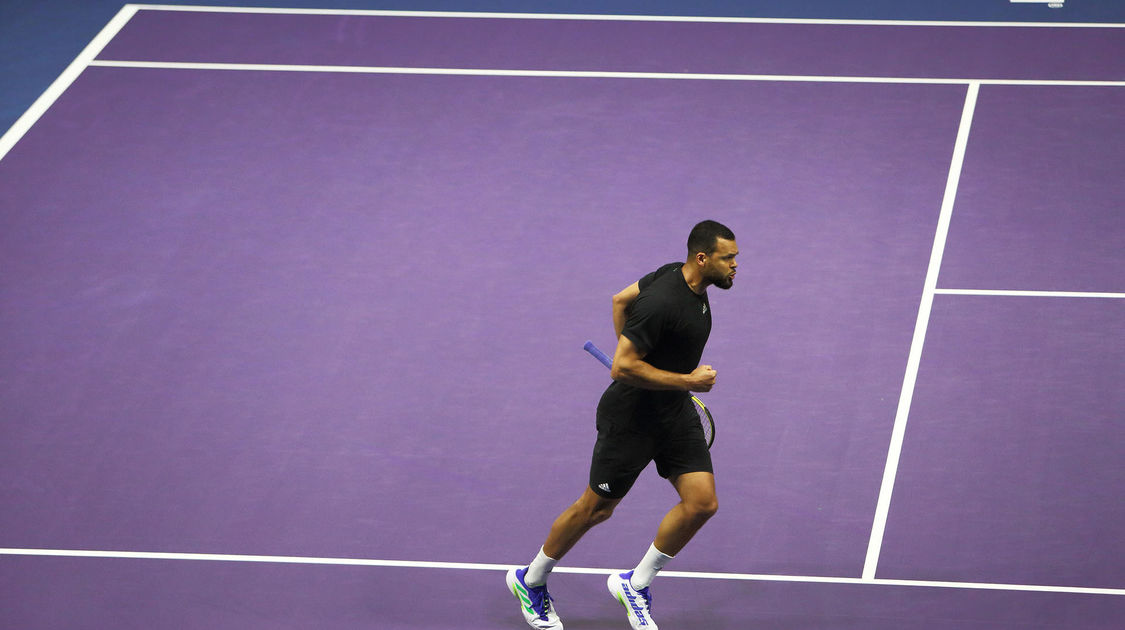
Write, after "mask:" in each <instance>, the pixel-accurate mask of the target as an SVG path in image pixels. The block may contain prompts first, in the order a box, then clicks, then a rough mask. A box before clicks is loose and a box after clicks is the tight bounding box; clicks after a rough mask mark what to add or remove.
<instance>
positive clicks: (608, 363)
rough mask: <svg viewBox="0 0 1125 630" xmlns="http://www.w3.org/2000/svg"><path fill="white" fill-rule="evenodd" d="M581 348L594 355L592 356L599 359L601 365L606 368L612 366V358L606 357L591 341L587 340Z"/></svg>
mask: <svg viewBox="0 0 1125 630" xmlns="http://www.w3.org/2000/svg"><path fill="white" fill-rule="evenodd" d="M582 349H583V350H585V351H586V352H589V353H590V354H592V355H594V358H595V359H597V360H598V361H601V362H602V365H604V366H606V367H607V368H612V367H613V359H611V358H609V357H607V356H606V355H605V353H604V352H602V351H601V350H598V347H597V346H595V345H594V342H593V341H587V342H586V344H585V345H583V346H582Z"/></svg>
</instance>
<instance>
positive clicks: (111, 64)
mask: <svg viewBox="0 0 1125 630" xmlns="http://www.w3.org/2000/svg"><path fill="white" fill-rule="evenodd" d="M89 65H91V66H96V67H104V68H155V69H167V70H226V71H244V72H245V71H258V72H338V73H345V74H420V75H449V76H486V77H557V78H580V79H588V78H592V79H677V80H689V81H783V82H806V83H915V84H934V85H969V84H974V83H975V84H979V85H1058V86H1071V87H1073V86H1101V87H1106V86H1110V87H1125V80H1123V81H1060V80H1043V81H1037V80H1034V79H956V78H926V77H848V76H815V75H780V74H716V73H698V72H612V71H597V70H589V71H587V70H512V69H493V68H404V67H394V66H324V65H299V64H269V63H205V62H181V61H114V60H108V59H98V60H94V61H91V62H90V64H89Z"/></svg>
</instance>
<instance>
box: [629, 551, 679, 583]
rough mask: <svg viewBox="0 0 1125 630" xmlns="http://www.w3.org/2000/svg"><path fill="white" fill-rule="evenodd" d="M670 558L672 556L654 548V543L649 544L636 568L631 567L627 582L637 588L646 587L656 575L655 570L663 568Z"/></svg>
mask: <svg viewBox="0 0 1125 630" xmlns="http://www.w3.org/2000/svg"><path fill="white" fill-rule="evenodd" d="M672 558H673V556H669V555H667V554H664V553H661V552H660V550H659V549H657V548H656V544H655V543H654V544H651V545H649V546H648V552H646V553H645V557H644V558H642V559H641V563H640V564H638V565H637V568H635V569H633V578H632V579H631V580H629V583H630V584H632V585H633V588H635V589H637V590H640V589H643V588H648V585H649V584H652V580H653V578H655V577H656V572H657V571H659V570H661V569H663V568H664V565H666V564H668V561H669V560H671V559H672Z"/></svg>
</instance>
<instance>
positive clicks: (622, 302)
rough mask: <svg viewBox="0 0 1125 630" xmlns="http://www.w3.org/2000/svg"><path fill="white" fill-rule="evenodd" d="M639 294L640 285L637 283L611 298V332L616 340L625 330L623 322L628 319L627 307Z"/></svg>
mask: <svg viewBox="0 0 1125 630" xmlns="http://www.w3.org/2000/svg"><path fill="white" fill-rule="evenodd" d="M640 294H641V283H640V281H637V282H634V283H633V284H630V285H629V286H627V287H625V288H624V289H621V291H620V292H618V293H617V294H616V295H614V296H613V332H614V333H615V334H616V335H617V338H618V339H620V338H621V331H622V330H625V321H626V320H628V319H629V307H630V306H631V305H632V304H633V301H634V300H636V299H637V296H638V295H640Z"/></svg>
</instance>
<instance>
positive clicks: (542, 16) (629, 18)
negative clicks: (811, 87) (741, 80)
mask: <svg viewBox="0 0 1125 630" xmlns="http://www.w3.org/2000/svg"><path fill="white" fill-rule="evenodd" d="M1044 1H1054V0H1044ZM130 6H135V7H137V8H140V9H145V10H153V11H195V12H202V13H265V14H277V15H282V14H291V15H366V16H376V17H379V16H381V17H433V18H470V19H500V20H584V21H606V22H610V21H616V22H684V23H699V22H703V23H719V24H829V25H838V26H849V25H855V26H976V27H1004V28H1010V27H1026V28H1044V27H1054V28H1057V27H1062V28H1123V27H1125V24H1119V23H1114V22H1106V23H1099V22H985V21H976V22H971V21H964V20H962V21H950V20H944V21H929V22H927V21H921V20H841V19H825V18H760V17H716V16H697V15H612V14H591V13H487V12H468V11H387V10H378V9H288V8H284V9H283V8H264V7H208V6H193V5H172V4H134V5H130Z"/></svg>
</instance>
